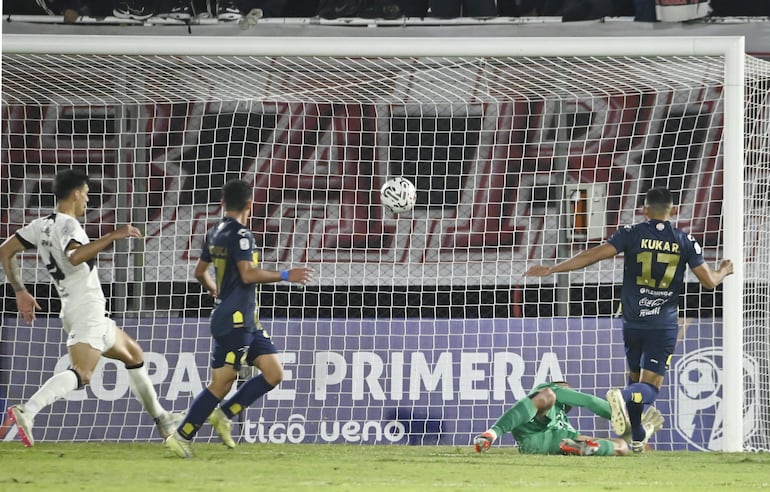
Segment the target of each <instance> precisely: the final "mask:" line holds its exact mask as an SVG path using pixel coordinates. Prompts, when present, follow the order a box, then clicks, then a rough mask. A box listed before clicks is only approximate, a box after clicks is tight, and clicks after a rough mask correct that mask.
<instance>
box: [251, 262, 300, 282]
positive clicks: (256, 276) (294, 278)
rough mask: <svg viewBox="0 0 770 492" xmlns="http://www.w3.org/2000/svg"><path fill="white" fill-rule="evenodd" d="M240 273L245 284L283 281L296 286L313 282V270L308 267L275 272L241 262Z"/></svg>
mask: <svg viewBox="0 0 770 492" xmlns="http://www.w3.org/2000/svg"><path fill="white" fill-rule="evenodd" d="M238 272H239V273H240V274H241V280H242V281H243V283H245V284H270V283H275V282H280V281H282V280H286V281H289V282H291V283H294V284H302V285H305V284H306V283H308V282H310V281H311V280H313V269H312V268H307V267H300V268H292V269H291V270H283V271H280V272H279V271H275V270H263V269H262V268H257V267H255V266H254V264H253V263H252V262H250V261H239V262H238Z"/></svg>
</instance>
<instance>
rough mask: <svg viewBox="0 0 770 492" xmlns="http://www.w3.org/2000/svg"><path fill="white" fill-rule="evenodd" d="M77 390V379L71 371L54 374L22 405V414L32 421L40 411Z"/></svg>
mask: <svg viewBox="0 0 770 492" xmlns="http://www.w3.org/2000/svg"><path fill="white" fill-rule="evenodd" d="M76 389H78V377H77V375H76V374H75V372H74V371H72V370H66V371H64V372H60V373H59V374H54V375H53V376H51V377H50V378H49V379H48V381H46V382H45V384H43V386H41V387H40V389H39V390H37V392H35V394H34V395H32V398H30V399H29V401H27V402H26V403H24V413H25V414H27V415H28V416H29V418H31V419H34V418H35V415H37V414H38V412H39V411H40V410H42V409H43V408H45V407H47V406H48V405H50V404H51V403H53V402H55V401H56V400H58V399H59V398H63V397H64V395H66V394H67V393H69V392H70V391H73V390H76Z"/></svg>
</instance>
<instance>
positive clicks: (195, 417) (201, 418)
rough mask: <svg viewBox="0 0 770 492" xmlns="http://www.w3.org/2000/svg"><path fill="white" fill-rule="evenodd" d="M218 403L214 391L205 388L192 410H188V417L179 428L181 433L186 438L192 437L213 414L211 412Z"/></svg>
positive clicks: (196, 399) (196, 398)
mask: <svg viewBox="0 0 770 492" xmlns="http://www.w3.org/2000/svg"><path fill="white" fill-rule="evenodd" d="M218 403H219V398H217V397H216V396H214V393H212V392H211V391H209V389H208V388H204V389H203V391H201V392H200V393H199V394H198V396H196V397H195V400H194V401H193V404H192V405H191V406H190V410H189V411H188V412H187V417H185V419H184V422H182V424H181V425H180V426H179V428H178V429H177V431H178V432H179V435H181V436H182V437H184V438H185V439H192V438H193V436H194V435H195V434H196V433H197V432H198V429H200V427H201V426H202V425H203V423H204V422H205V421H206V419H207V418H208V416H209V415H211V412H213V411H214V409H215V408H216V407H217V404H218Z"/></svg>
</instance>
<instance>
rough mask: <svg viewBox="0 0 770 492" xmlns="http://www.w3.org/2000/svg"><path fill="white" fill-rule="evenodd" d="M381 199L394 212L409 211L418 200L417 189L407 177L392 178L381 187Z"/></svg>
mask: <svg viewBox="0 0 770 492" xmlns="http://www.w3.org/2000/svg"><path fill="white" fill-rule="evenodd" d="M380 201H381V202H382V204H383V205H384V206H385V208H387V209H388V210H390V211H391V212H393V213H394V214H400V213H404V212H408V211H410V210H412V207H414V204H415V203H416V202H417V189H416V188H415V187H414V184H412V182H411V181H409V180H408V179H406V178H402V177H400V176H399V177H398V178H391V179H389V180H387V181H386V182H385V184H384V185H382V188H380Z"/></svg>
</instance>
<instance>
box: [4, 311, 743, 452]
mask: <svg viewBox="0 0 770 492" xmlns="http://www.w3.org/2000/svg"><path fill="white" fill-rule="evenodd" d="M120 324H122V325H123V326H124V327H125V330H126V331H127V332H128V333H130V334H131V335H132V336H135V337H136V338H137V339H138V340H139V342H140V344H141V345H142V346H143V348H144V350H145V361H146V364H147V367H148V371H149V373H150V376H151V378H152V380H153V382H155V383H156V384H157V389H158V393H159V395H160V399H161V403H162V404H163V405H164V406H166V407H167V408H169V409H173V410H176V411H185V410H186V409H187V407H188V406H189V404H190V402H191V401H192V398H193V397H194V396H195V395H196V394H197V393H198V392H199V391H200V390H201V389H202V388H203V387H204V386H205V384H206V383H207V380H208V376H209V368H208V360H209V351H210V347H211V340H210V336H209V333H208V320H207V319H198V318H164V319H158V318H156V319H154V320H153V319H149V318H148V319H140V320H136V319H126V320H122V322H121V323H120ZM620 324H621V323H620V320H619V319H614V318H539V319H534V318H532V319H457V320H443V319H397V320H381V319H380V320H367V319H364V320H358V319H355V320H349V319H303V320H294V319H292V320H271V321H270V322H269V323H268V326H269V327H270V331H271V332H272V333H271V334H272V336H273V339H274V341H275V343H276V345H277V346H278V347H279V350H280V351H281V357H282V360H283V362H284V365H285V378H284V381H283V382H282V383H281V384H280V386H279V387H277V388H276V389H274V390H273V391H271V392H270V393H268V394H267V395H266V397H264V398H262V399H260V400H258V401H257V402H256V403H255V405H254V406H253V407H252V408H249V409H248V410H246V411H245V412H244V413H243V414H242V415H241V418H240V420H239V421H238V422H237V424H236V426H235V431H236V433H237V434H238V435H239V437H240V440H241V442H244V443H259V442H278V443H283V442H286V443H299V442H307V443H311V442H312V443H324V442H328V443H343V442H348V443H362V444H446V445H460V446H464V445H468V444H469V443H470V442H471V440H472V438H473V436H474V435H475V434H478V433H480V432H482V431H484V430H486V429H487V428H488V427H489V426H490V425H491V424H492V423H494V421H495V420H496V419H497V418H498V417H499V416H500V415H501V414H502V412H504V411H505V410H506V409H507V408H508V407H510V406H511V405H513V404H514V403H515V402H516V401H517V400H519V399H521V398H524V397H525V396H526V394H527V392H528V391H529V389H530V388H531V387H533V386H534V385H536V384H538V383H540V382H543V381H561V380H564V381H567V382H568V383H569V384H570V385H571V386H572V387H573V388H575V389H578V390H580V391H584V392H587V393H591V394H595V395H597V396H601V397H603V396H604V393H605V392H606V391H607V389H609V388H610V387H615V386H623V385H625V360H624V355H623V345H622V333H621V328H620ZM59 326H60V325H59V322H58V319H54V318H52V319H49V320H45V319H43V320H38V321H37V322H36V324H35V326H27V325H24V324H22V323H19V322H17V319H16V318H6V319H4V323H3V328H2V335H3V336H2V345H1V347H2V365H1V366H0V367H2V371H0V376H2V377H1V378H0V395H2V397H4V398H5V399H6V401H5V402H3V401H0V403H2V404H3V406H5V405H10V404H16V403H19V402H22V401H23V400H25V399H26V398H29V397H30V396H31V395H32V394H33V393H34V391H36V390H37V388H38V387H39V386H40V385H41V384H42V383H43V382H44V381H45V380H46V379H47V378H48V377H50V375H51V374H53V373H54V372H58V371H61V370H64V369H66V367H67V366H68V358H67V356H66V352H65V347H64V344H63V343H62V342H61V340H62V332H61V329H60V328H59ZM721 329H722V325H721V320H702V321H700V322H698V323H695V324H691V325H690V326H688V327H687V331H686V336H685V337H684V340H683V341H682V342H681V343H680V344H679V345H678V348H677V353H676V354H675V355H674V357H673V359H672V365H671V368H670V370H669V373H668V375H667V378H666V382H665V383H664V386H663V389H662V391H661V392H660V395H659V398H658V400H657V402H656V403H655V405H656V406H657V408H659V409H660V410H661V412H662V413H663V415H664V416H665V417H666V425H665V427H664V428H663V430H661V431H660V432H659V433H658V434H657V435H656V436H655V439H654V440H653V444H654V446H655V448H656V449H660V450H676V449H701V450H715V449H719V444H720V443H719V439H720V436H721V425H722V422H723V419H724V418H727V416H724V415H722V413H721V411H720V403H721V362H722V355H721V349H720V344H721V342H720V338H721ZM752 364H753V365H752ZM744 365H745V367H746V368H747V370H748V373H747V378H748V380H751V378H755V377H756V375H755V374H753V373H752V374H750V373H751V372H752V369H751V368H752V367H755V366H756V364H754V363H753V361H751V360H748V361H746V363H745V364H744ZM751 387H753V385H752V386H751ZM757 396H758V395H754V396H752V395H747V402H746V408H747V415H746V417H747V426H746V427H747V429H751V428H752V426H751V425H750V421H752V419H753V418H755V417H756V416H755V415H753V413H754V412H755V410H752V409H754V408H755V407H756V401H757ZM572 422H573V425H574V426H575V427H576V428H577V429H579V430H580V431H581V432H582V433H584V434H588V435H595V436H597V437H606V436H609V435H610V427H609V424H608V423H607V422H606V421H603V420H602V419H600V418H598V417H595V416H594V415H592V414H591V413H590V412H588V411H586V410H582V409H575V410H573V418H572ZM34 432H35V437H36V439H37V440H43V441H103V440H109V441H136V440H140V441H143V440H149V439H157V434H156V433H155V431H154V429H153V426H152V422H151V419H150V418H149V416H148V415H146V414H144V412H143V411H142V410H141V407H140V406H139V404H138V403H137V401H136V400H134V399H133V398H132V397H131V395H130V392H129V386H128V378H127V375H126V373H125V369H124V368H123V367H122V363H120V362H117V363H116V362H113V361H109V360H106V359H103V360H102V362H100V364H99V368H98V370H97V371H96V373H95V374H94V377H93V379H92V381H91V384H90V385H88V386H87V387H86V388H83V389H80V390H77V391H74V392H72V393H71V394H70V395H69V396H68V397H67V398H66V399H65V400H63V401H59V402H56V403H54V404H53V405H52V406H51V407H49V408H47V409H44V410H43V411H42V412H41V413H40V414H39V415H38V416H37V418H36V421H35V431H34ZM14 435H15V432H14V431H13V430H11V431H10V432H8V433H7V434H6V436H5V439H12V438H13V436H14ZM200 436H201V438H202V439H204V440H205V439H207V438H210V437H211V431H210V429H209V428H208V426H204V428H203V430H202V432H201V434H200ZM501 442H502V443H503V444H514V441H513V439H512V438H511V436H505V437H504V438H503V439H502V441H501Z"/></svg>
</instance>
